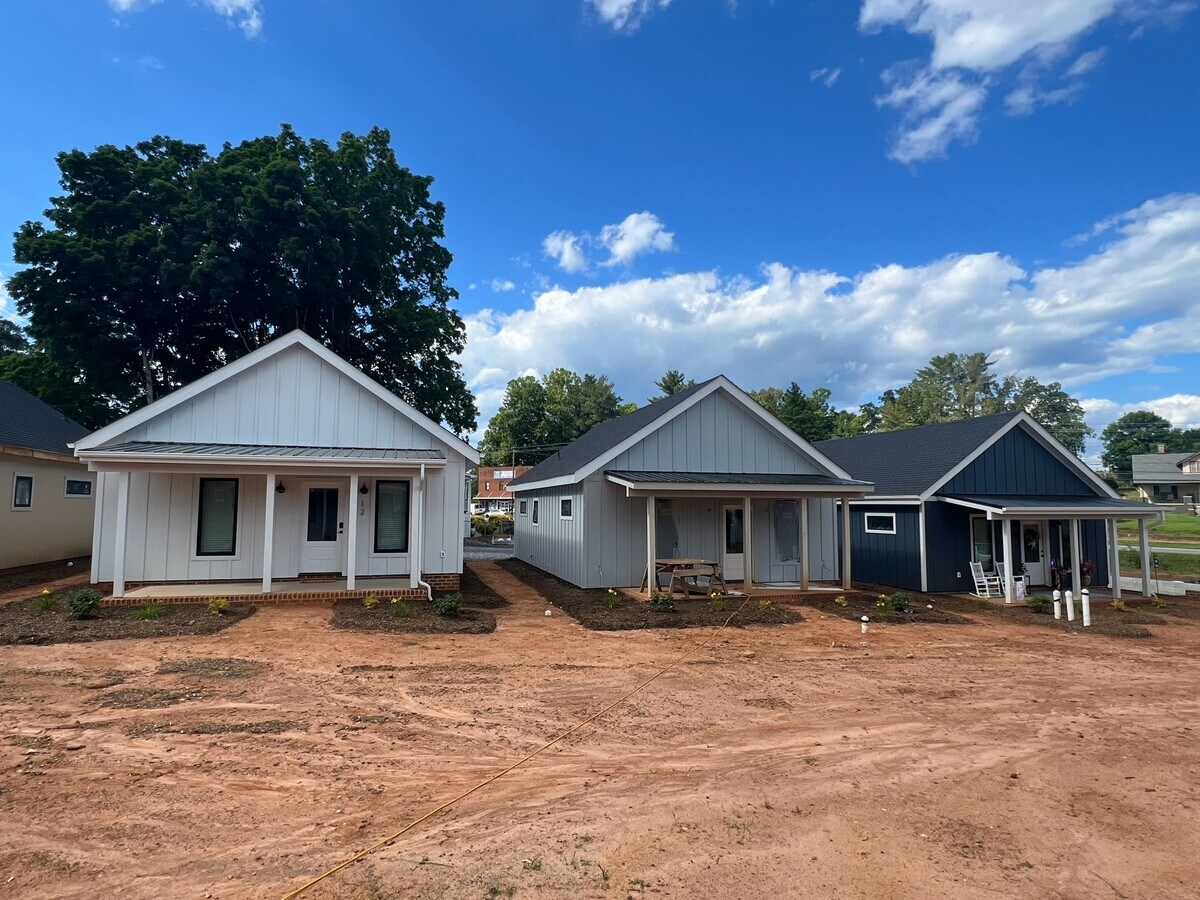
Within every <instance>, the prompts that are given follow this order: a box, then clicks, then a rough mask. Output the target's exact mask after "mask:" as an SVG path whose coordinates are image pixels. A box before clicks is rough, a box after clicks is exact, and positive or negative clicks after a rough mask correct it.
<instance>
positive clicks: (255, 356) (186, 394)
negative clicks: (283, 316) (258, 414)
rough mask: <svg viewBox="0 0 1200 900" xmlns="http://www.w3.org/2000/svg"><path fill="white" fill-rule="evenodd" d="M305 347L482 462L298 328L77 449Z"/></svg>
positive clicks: (446, 432) (462, 443) (91, 447)
mask: <svg viewBox="0 0 1200 900" xmlns="http://www.w3.org/2000/svg"><path fill="white" fill-rule="evenodd" d="M297 345H299V346H301V347H303V348H304V349H306V350H308V351H309V352H310V353H313V354H314V355H316V356H317V357H318V358H319V359H321V360H322V361H323V362H325V363H327V364H328V365H330V366H332V367H333V368H334V369H336V370H337V371H338V372H340V373H341V374H343V375H345V376H346V377H347V378H349V379H351V380H352V381H354V382H355V383H356V384H357V385H359V386H360V387H362V388H364V389H365V390H367V391H369V392H370V393H371V394H374V395H375V396H376V397H377V398H379V399H380V400H382V401H383V402H384V403H386V404H387V405H388V406H390V407H391V408H392V409H394V410H396V411H397V412H399V413H400V414H401V415H403V416H406V417H407V418H409V419H411V420H412V421H413V422H415V423H416V424H417V425H418V426H419V427H421V428H422V429H424V430H425V431H427V432H429V433H430V434H431V435H433V437H434V438H435V439H437V440H438V441H440V442H442V443H443V444H446V445H448V446H449V447H451V448H452V449H454V450H456V451H457V452H459V453H461V454H462V455H463V456H465V457H466V458H467V459H468V460H470V461H471V462H473V463H478V462H479V454H478V452H476V450H475V449H474V448H473V447H472V446H471V445H470V444H468V443H467V442H466V441H464V440H462V439H461V438H459V437H458V436H457V435H455V434H454V433H453V432H451V431H450V430H449V429H447V428H445V427H444V426H442V425H440V424H438V423H437V422H435V421H433V419H431V418H429V417H428V416H426V415H425V414H424V413H421V412H419V411H418V410H416V409H415V408H414V407H412V406H411V405H409V404H408V403H405V402H404V401H403V400H401V399H400V398H399V397H397V396H396V395H395V394H393V393H392V392H391V391H389V390H388V389H387V388H385V387H384V386H383V385H381V384H380V383H379V382H377V381H375V379H373V378H371V377H370V376H369V375H367V374H366V373H365V372H363V371H362V370H360V369H358V368H356V367H354V366H352V365H350V363H348V362H346V360H344V359H342V358H341V357H340V356H338V355H337V354H336V353H334V352H333V351H332V350H330V349H329V348H328V347H326V346H325V345H324V344H321V343H320V342H319V341H316V340H314V339H313V338H311V337H309V336H308V335H307V334H305V333H304V332H303V331H301V330H299V329H296V330H295V331H291V332H289V333H288V334H285V335H283V336H282V337H279V338H276V339H275V340H273V341H271V342H270V343H269V344H264V345H263V346H261V347H259V348H258V349H257V350H254V351H252V352H250V353H247V354H246V355H245V356H243V357H240V358H238V359H236V360H234V361H233V362H231V363H229V364H228V365H225V366H222V367H221V368H219V369H217V370H216V371H214V372H209V373H208V374H207V375H205V376H203V377H201V378H197V379H196V380H195V381H193V382H192V383H191V384H188V385H184V386H183V387H181V388H179V390H177V391H174V392H172V393H170V394H168V395H167V396H165V397H162V398H160V399H158V400H155V401H154V402H153V403H151V404H149V405H147V406H143V407H142V408H141V409H138V410H135V411H134V412H131V413H130V414H129V415H127V416H124V417H123V418H120V419H118V420H117V421H115V422H113V423H112V424H111V425H106V426H105V427H104V428H101V429H100V430H99V431H95V432H93V433H92V434H90V435H88V436H87V437H86V438H84V439H82V440H79V441H76V443H75V446H76V449H77V450H94V449H96V448H97V447H99V446H100V445H101V444H103V443H104V442H105V441H110V440H112V439H113V438H116V437H120V436H121V435H122V434H124V433H126V432H127V431H129V430H130V429H132V428H136V427H137V426H138V425H141V424H143V423H145V422H148V421H150V420H151V419H154V418H156V417H157V416H159V415H161V414H162V413H164V412H166V411H167V410H170V409H173V408H175V407H176V406H179V405H180V404H182V403H185V402H187V401H188V400H191V399H192V398H193V397H196V396H198V395H200V394H202V393H204V392H205V391H207V390H209V389H210V388H213V387H215V386H216V385H218V384H220V383H221V382H223V381H226V380H228V379H230V378H233V377H234V376H236V375H238V374H240V373H242V372H244V371H246V370H247V369H250V368H252V367H254V366H256V365H258V364H259V363H261V362H263V361H264V360H267V359H270V358H271V357H273V356H276V355H277V354H279V353H282V352H283V351H285V350H288V349H289V348H291V347H295V346H297Z"/></svg>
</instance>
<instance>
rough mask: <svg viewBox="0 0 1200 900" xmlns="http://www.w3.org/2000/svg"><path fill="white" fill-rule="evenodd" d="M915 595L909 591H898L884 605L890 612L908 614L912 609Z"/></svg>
mask: <svg viewBox="0 0 1200 900" xmlns="http://www.w3.org/2000/svg"><path fill="white" fill-rule="evenodd" d="M912 601H913V595H912V594H910V593H909V592H908V591H896V593H894V594H892V596H890V597H888V598H887V602H886V603H885V604H884V606H885V608H886V609H887V611H888V612H894V613H906V612H908V611H909V610H910V609H911V608H912Z"/></svg>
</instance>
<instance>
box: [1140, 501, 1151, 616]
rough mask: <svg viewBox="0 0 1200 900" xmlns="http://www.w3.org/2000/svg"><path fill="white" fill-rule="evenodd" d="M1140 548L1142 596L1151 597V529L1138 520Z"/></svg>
mask: <svg viewBox="0 0 1200 900" xmlns="http://www.w3.org/2000/svg"><path fill="white" fill-rule="evenodd" d="M1138 548H1139V549H1140V550H1141V551H1142V596H1143V597H1149V596H1150V528H1149V527H1148V526H1147V525H1146V520H1145V519H1138Z"/></svg>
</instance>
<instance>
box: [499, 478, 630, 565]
mask: <svg viewBox="0 0 1200 900" xmlns="http://www.w3.org/2000/svg"><path fill="white" fill-rule="evenodd" d="M566 498H570V500H571V502H572V506H573V509H572V513H573V514H572V517H571V518H570V519H564V518H562V516H561V515H560V514H559V513H560V504H559V501H560V500H562V499H566ZM535 501H536V502H537V503H538V507H539V508H538V524H537V525H534V524H533V504H534V502H535ZM522 502H524V503H525V504H526V508H525V512H524V513H523V514H522V513H521V503H522ZM587 507H588V504H587V502H586V500H585V498H584V494H583V491H582V490H581V489H580V486H579V485H570V486H566V487H561V488H550V489H548V490H545V491H535V492H523V493H520V494H518V495H517V496H516V513H515V515H514V517H513V552H514V554H515V555H516V557H517V558H518V559H522V560H524V561H525V562H527V563H530V564H531V565H534V566H537V567H538V568H539V569H542V570H544V571H546V572H549V573H550V574H551V575H556V576H558V577H559V578H561V579H563V580H564V581H569V582H570V583H571V584H576V585H584V586H586V585H585V581H584V578H585V565H586V555H587V543H586V541H584V540H583V535H584V531H585V529H584V517H585V516H586V515H587ZM642 533H643V534H645V531H644V530H643V532H642Z"/></svg>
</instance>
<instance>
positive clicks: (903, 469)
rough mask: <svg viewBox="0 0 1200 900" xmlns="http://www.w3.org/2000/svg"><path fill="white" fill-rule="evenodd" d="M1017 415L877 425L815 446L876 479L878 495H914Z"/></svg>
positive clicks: (860, 474) (859, 473) (859, 475)
mask: <svg viewBox="0 0 1200 900" xmlns="http://www.w3.org/2000/svg"><path fill="white" fill-rule="evenodd" d="M1017 415H1019V413H1015V412H1007V413H1000V414H999V415H995V416H981V417H980V418H977V419H962V420H961V421H958V422H942V423H939V424H937V425H919V426H917V427H916V428H903V429H900V430H899V431H878V432H875V433H874V434H863V435H859V436H857V437H848V438H837V439H834V440H832V441H820V442H818V443H817V444H816V445H815V446H816V448H817V449H818V450H820V451H821V452H822V453H824V454H825V455H826V456H828V457H829V458H830V459H832V460H833V461H834V462H835V463H837V464H838V465H839V466H841V467H842V468H843V469H845V470H846V471H847V472H849V473H850V475H851V476H852V477H854V478H862V479H865V480H866V481H873V482H875V494H876V495H877V496H892V495H901V496H910V495H915V494H920V493H922V492H923V491H925V490H926V489H928V488H930V487H932V486H933V485H934V484H935V483H936V482H937V481H938V480H939V479H941V478H942V477H943V476H944V475H946V473H947V472H949V471H950V470H951V469H953V468H954V467H955V466H956V465H958V464H959V463H960V462H962V461H963V460H964V459H966V458H967V457H968V456H969V455H970V454H971V453H972V452H973V451H975V450H977V449H978V448H979V446H980V445H981V444H983V443H984V442H985V441H987V439H988V438H990V437H991V436H992V435H994V434H995V433H996V432H997V431H998V430H999V429H1000V428H1001V427H1002V426H1003V425H1004V424H1005V423H1006V422H1008V421H1010V420H1011V419H1012V418H1013V417H1015V416H1017Z"/></svg>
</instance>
